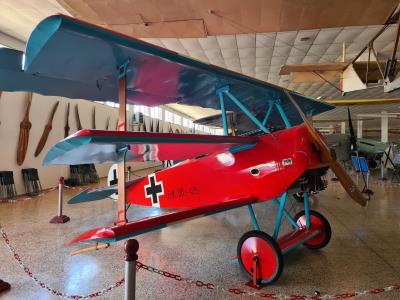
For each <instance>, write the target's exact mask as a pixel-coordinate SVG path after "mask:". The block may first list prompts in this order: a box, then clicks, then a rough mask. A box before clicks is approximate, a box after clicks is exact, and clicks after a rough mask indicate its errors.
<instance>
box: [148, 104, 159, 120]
mask: <svg viewBox="0 0 400 300" xmlns="http://www.w3.org/2000/svg"><path fill="white" fill-rule="evenodd" d="M150 116H151V117H152V118H154V119H160V120H161V118H162V117H161V116H162V114H161V108H160V107H158V106H156V107H151V108H150Z"/></svg>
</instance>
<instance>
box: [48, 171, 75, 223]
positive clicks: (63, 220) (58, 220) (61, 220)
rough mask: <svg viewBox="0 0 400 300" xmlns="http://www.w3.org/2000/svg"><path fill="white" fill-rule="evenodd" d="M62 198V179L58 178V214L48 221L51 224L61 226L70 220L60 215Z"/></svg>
mask: <svg viewBox="0 0 400 300" xmlns="http://www.w3.org/2000/svg"><path fill="white" fill-rule="evenodd" d="M63 198H64V177H62V176H61V177H60V179H59V181H58V214H57V216H55V217H53V218H52V219H51V220H50V223H53V224H62V223H66V222H68V221H69V220H70V219H69V217H68V216H66V215H63V214H62V206H63Z"/></svg>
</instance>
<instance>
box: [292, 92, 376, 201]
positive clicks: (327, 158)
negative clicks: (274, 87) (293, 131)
mask: <svg viewBox="0 0 400 300" xmlns="http://www.w3.org/2000/svg"><path fill="white" fill-rule="evenodd" d="M285 93H286V95H287V97H288V98H289V100H290V101H291V102H292V104H293V105H294V107H295V108H296V109H297V111H298V112H299V114H300V117H301V118H302V119H303V121H304V124H305V125H306V127H307V129H308V131H309V132H310V134H311V136H312V137H313V139H314V141H315V143H316V144H317V146H318V148H319V149H318V150H319V152H320V157H321V160H322V161H323V162H327V163H329V167H330V168H331V169H332V171H333V172H334V173H335V175H336V177H337V178H338V179H339V182H340V183H341V184H342V186H343V188H344V189H345V190H346V192H347V193H348V194H349V196H350V197H351V198H352V199H353V200H354V201H355V202H357V203H358V204H360V205H361V206H365V205H367V202H368V200H367V199H366V198H365V197H364V196H363V194H362V193H361V191H360V190H359V189H358V188H357V186H356V184H355V183H354V182H353V180H352V179H351V177H350V176H349V174H347V172H346V170H345V169H344V168H343V167H342V165H341V164H340V163H339V162H338V161H336V159H335V158H334V157H333V156H332V153H331V150H330V149H329V147H328V146H327V144H326V143H325V142H324V140H323V139H322V138H321V136H320V134H319V133H318V132H317V131H316V130H315V129H314V127H312V125H311V123H310V122H309V120H308V119H307V117H306V116H305V115H304V113H303V111H302V110H301V108H300V107H299V105H298V104H297V102H296V101H295V100H294V99H293V98H292V96H291V95H290V94H289V93H288V92H287V91H286V90H285Z"/></svg>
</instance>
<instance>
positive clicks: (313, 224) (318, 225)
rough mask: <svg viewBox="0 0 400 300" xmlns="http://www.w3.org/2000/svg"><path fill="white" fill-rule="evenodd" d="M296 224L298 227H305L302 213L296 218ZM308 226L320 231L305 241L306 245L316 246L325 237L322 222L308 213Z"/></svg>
mask: <svg viewBox="0 0 400 300" xmlns="http://www.w3.org/2000/svg"><path fill="white" fill-rule="evenodd" d="M297 225H298V226H299V227H300V228H306V216H305V215H303V216H301V217H300V218H299V219H298V220H297ZM310 228H311V229H317V230H318V231H319V232H320V233H319V234H318V235H317V236H315V237H313V238H312V239H311V240H308V241H307V243H306V244H307V245H310V246H316V245H320V244H321V243H322V242H323V241H324V240H325V238H326V231H325V225H324V222H323V221H322V220H321V219H320V218H318V216H315V215H311V214H310Z"/></svg>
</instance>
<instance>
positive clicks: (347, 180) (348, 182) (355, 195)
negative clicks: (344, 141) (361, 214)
mask: <svg viewBox="0 0 400 300" xmlns="http://www.w3.org/2000/svg"><path fill="white" fill-rule="evenodd" d="M329 166H330V168H331V169H332V171H333V172H334V173H335V175H336V177H337V179H339V182H340V183H341V184H342V186H343V188H344V189H345V190H346V192H347V194H349V196H350V197H351V198H352V199H353V200H354V201H355V202H357V203H358V204H360V205H361V206H366V205H367V203H368V200H367V199H366V198H365V197H364V195H363V194H362V193H361V191H360V190H359V189H358V187H357V186H356V185H355V183H354V181H353V179H351V177H350V176H349V174H348V173H347V172H346V170H345V169H344V168H343V166H342V165H341V164H340V163H339V162H338V161H336V160H333V161H332V162H331V163H330V165H329Z"/></svg>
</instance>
